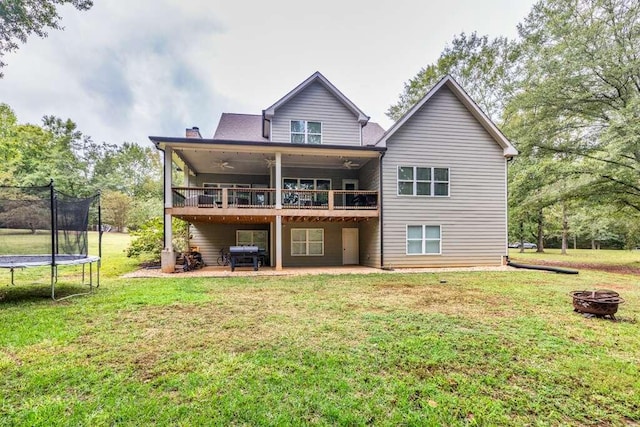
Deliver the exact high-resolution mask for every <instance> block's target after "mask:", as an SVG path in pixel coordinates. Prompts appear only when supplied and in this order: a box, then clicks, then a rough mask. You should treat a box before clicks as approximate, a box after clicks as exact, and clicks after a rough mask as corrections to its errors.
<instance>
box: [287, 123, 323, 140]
mask: <svg viewBox="0 0 640 427" xmlns="http://www.w3.org/2000/svg"><path fill="white" fill-rule="evenodd" d="M291 142H292V143H295V144H322V123H321V122H308V121H306V120H291Z"/></svg>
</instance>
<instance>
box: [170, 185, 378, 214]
mask: <svg viewBox="0 0 640 427" xmlns="http://www.w3.org/2000/svg"><path fill="white" fill-rule="evenodd" d="M172 190H173V191H172V196H173V207H175V208H182V207H199V208H222V209H228V208H240V207H241V208H261V209H265V208H266V209H275V206H276V203H275V202H276V190H275V189H274V188H210V187H173V189H172ZM378 200H379V197H378V192H377V191H368V190H291V189H284V188H283V189H282V208H283V209H320V210H322V209H326V210H375V209H378Z"/></svg>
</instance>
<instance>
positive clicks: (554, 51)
mask: <svg viewBox="0 0 640 427" xmlns="http://www.w3.org/2000/svg"><path fill="white" fill-rule="evenodd" d="M519 33H520V36H521V37H522V51H523V54H524V58H525V64H526V65H525V68H524V70H525V72H526V73H525V78H524V79H523V86H522V91H521V92H520V94H519V95H518V96H517V97H515V99H514V100H513V102H512V103H511V105H510V110H511V111H512V112H514V114H521V115H524V116H528V117H529V118H530V119H533V118H535V123H533V120H530V123H532V126H530V127H529V128H528V129H522V130H521V132H520V133H521V134H522V135H523V138H524V139H528V144H529V145H530V149H537V150H540V152H546V153H548V154H550V155H554V154H557V153H559V154H560V155H561V156H562V159H563V160H564V161H565V162H567V161H569V162H571V168H570V169H571V170H569V171H568V172H569V173H570V174H572V175H573V176H574V177H575V176H580V175H582V176H585V177H587V178H588V179H586V180H583V181H582V183H583V185H582V187H581V188H580V189H575V194H578V195H580V196H581V197H593V198H598V199H600V200H602V201H605V202H607V203H609V202H614V203H616V204H619V205H620V206H626V207H632V208H633V209H636V210H638V211H640V48H639V46H640V3H638V2H637V1H636V0H546V1H541V2H539V3H537V4H535V5H534V7H533V10H532V11H531V13H530V14H529V16H528V17H527V18H526V19H525V21H524V23H523V24H521V25H520V26H519ZM525 134H526V136H524V135H525Z"/></svg>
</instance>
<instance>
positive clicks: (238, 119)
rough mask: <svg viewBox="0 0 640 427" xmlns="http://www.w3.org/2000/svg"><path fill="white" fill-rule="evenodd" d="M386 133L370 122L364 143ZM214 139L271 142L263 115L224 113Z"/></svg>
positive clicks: (363, 134)
mask: <svg viewBox="0 0 640 427" xmlns="http://www.w3.org/2000/svg"><path fill="white" fill-rule="evenodd" d="M383 134H384V129H383V128H382V127H380V125H379V124H377V123H373V122H369V123H367V125H366V126H365V127H363V128H362V143H363V145H373V144H375V143H376V142H377V141H378V139H380V137H381V136H382V135H383ZM213 139H219V140H228V141H251V142H269V139H268V138H264V137H263V136H262V116H261V115H256V114H235V113H222V116H221V117H220V122H219V123H218V128H217V129H216V132H215V134H214V135H213Z"/></svg>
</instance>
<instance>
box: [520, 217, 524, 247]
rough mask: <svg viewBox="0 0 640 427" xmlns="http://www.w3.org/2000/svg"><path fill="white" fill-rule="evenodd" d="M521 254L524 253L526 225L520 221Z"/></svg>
mask: <svg viewBox="0 0 640 427" xmlns="http://www.w3.org/2000/svg"><path fill="white" fill-rule="evenodd" d="M519 252H520V253H521V254H522V253H524V224H523V223H522V221H520V251H519Z"/></svg>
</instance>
